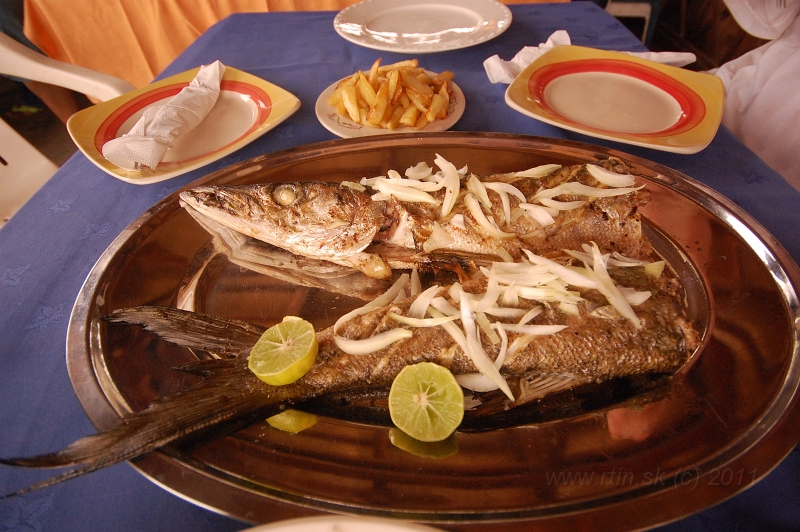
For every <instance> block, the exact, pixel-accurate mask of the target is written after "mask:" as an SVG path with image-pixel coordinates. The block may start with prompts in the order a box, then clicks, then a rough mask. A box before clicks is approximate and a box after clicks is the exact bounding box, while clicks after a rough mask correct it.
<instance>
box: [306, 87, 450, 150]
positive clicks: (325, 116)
mask: <svg viewBox="0 0 800 532" xmlns="http://www.w3.org/2000/svg"><path fill="white" fill-rule="evenodd" d="M428 74H429V75H435V74H434V73H433V72H428ZM340 82H341V80H339V81H336V82H334V83H331V85H330V86H328V88H327V89H325V90H324V91H322V94H320V95H319V98H317V103H316V105H315V107H314V111H315V112H316V114H317V119H318V120H319V122H320V124H322V125H323V127H325V129H327V130H328V131H330V132H331V133H333V134H334V135H338V136H340V137H342V138H354V137H368V136H370V135H389V134H393V133H414V130H412V129H411V128H410V127H408V126H400V127H398V128H397V129H383V128H377V127H367V126H365V125H362V124H359V123H357V122H353V121H352V120H350V119H349V118H347V117H343V116H339V114H338V113H337V112H336V108H335V107H333V106H331V105H329V104H328V97H329V96H330V95H331V94H332V93H333V91H334V90H336V86H337V85H338V84H339V83H340ZM447 86H448V87H449V88H450V105H449V106H448V108H447V116H445V117H444V118H442V119H440V120H434V121H433V122H430V123H428V125H427V126H425V127H424V128H423V129H420V130H419V131H418V132H419V133H436V132H441V131H447V130H448V129H450V128H451V127H453V126H454V125H455V123H456V122H458V120H459V118H461V115H463V114H464V108H465V107H466V100H465V99H464V93H463V92H462V91H461V89H460V88H459V86H458V85H456V84H455V82H453V81H450V82H449V83H448V85H447Z"/></svg>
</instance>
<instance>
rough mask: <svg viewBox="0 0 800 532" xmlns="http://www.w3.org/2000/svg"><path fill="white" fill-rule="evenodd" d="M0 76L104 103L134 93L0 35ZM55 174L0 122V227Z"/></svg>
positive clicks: (109, 79) (109, 78)
mask: <svg viewBox="0 0 800 532" xmlns="http://www.w3.org/2000/svg"><path fill="white" fill-rule="evenodd" d="M0 74H5V75H8V76H15V77H19V78H23V79H27V80H31V81H39V82H42V83H49V84H50V85H57V86H60V87H65V88H67V89H71V90H74V91H76V92H79V93H82V94H85V95H86V96H89V97H92V98H95V99H96V100H100V101H106V100H110V99H111V98H115V97H117V96H120V95H122V94H125V93H126V92H130V91H132V90H133V89H134V86H133V85H131V84H130V83H128V82H127V81H124V80H122V79H119V78H116V77H114V76H109V75H107V74H101V73H99V72H95V71H93V70H89V69H87V68H83V67H79V66H75V65H70V64H68V63H63V62H61V61H56V60H54V59H50V58H49V57H47V56H45V55H43V54H40V53H38V52H36V51H34V50H31V49H30V48H28V47H26V46H24V45H22V44H20V43H18V42H17V41H15V40H14V39H12V38H11V37H9V36H8V35H6V34H4V33H0ZM56 170H58V167H57V166H56V165H55V164H54V163H53V162H51V161H50V160H49V159H48V158H47V157H45V156H44V155H43V154H42V153H41V152H40V151H39V150H37V149H36V148H35V147H34V146H33V145H32V144H30V143H29V142H28V141H27V140H25V138H23V137H22V136H21V135H20V134H19V133H17V132H16V131H15V130H14V129H13V128H12V127H11V126H9V125H8V124H7V123H6V122H5V121H3V120H0V227H2V226H3V225H4V224H5V222H6V221H7V220H8V219H9V218H11V216H12V215H13V214H14V213H15V212H16V211H17V210H18V209H19V208H20V207H21V206H22V205H23V204H24V203H25V202H26V201H28V199H29V198H30V197H31V196H32V195H33V194H34V193H35V192H36V191H37V190H38V189H39V187H41V186H42V185H43V184H44V183H45V182H46V181H47V180H48V179H50V177H51V176H52V175H53V174H54V173H55V172H56Z"/></svg>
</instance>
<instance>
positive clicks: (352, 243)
mask: <svg viewBox="0 0 800 532" xmlns="http://www.w3.org/2000/svg"><path fill="white" fill-rule="evenodd" d="M596 164H598V165H600V166H603V167H604V168H606V169H608V170H612V171H615V172H618V173H626V172H627V171H628V170H627V167H626V166H625V164H624V163H623V162H622V161H620V160H619V159H616V158H610V159H606V160H603V161H599V162H597V163H596ZM468 177H469V176H464V177H463V179H462V183H461V191H460V193H459V201H458V202H457V203H456V205H455V207H454V208H453V210H452V212H451V213H450V214H449V215H447V216H446V217H444V218H441V216H440V215H441V207H440V206H439V205H432V204H428V203H414V202H405V201H399V200H397V199H396V198H395V197H391V198H390V199H389V200H387V201H373V200H372V199H371V195H372V192H369V191H364V192H359V191H356V190H354V189H353V188H351V187H349V186H343V185H340V184H339V183H321V182H304V183H270V184H262V185H236V186H219V187H207V186H204V187H198V188H196V189H192V190H189V191H185V192H182V193H181V196H180V197H181V202H182V204H184V206H186V205H188V206H189V207H190V208H193V209H195V210H197V211H198V212H200V213H201V214H202V215H204V216H208V217H210V218H212V219H214V220H215V221H217V222H219V223H222V224H223V225H227V226H228V227H230V228H232V229H234V230H237V231H239V232H242V233H244V234H246V235H248V236H251V237H253V238H256V239H259V240H262V241H264V242H267V243H269V244H272V245H275V246H278V247H281V248H283V249H287V250H288V251H291V252H292V253H295V254H298V255H303V256H306V257H311V258H317V259H325V260H331V261H335V262H337V263H339V264H348V265H352V264H350V263H347V262H346V258H347V257H348V256H349V255H353V254H356V253H358V252H361V251H363V250H364V249H365V248H366V247H367V245H368V244H369V243H371V242H374V243H390V244H393V245H395V246H402V247H404V248H406V249H410V250H413V251H414V252H416V253H420V255H422V253H421V252H422V249H423V244H424V243H425V241H427V240H428V238H429V237H430V235H431V233H432V231H433V228H434V223H438V224H439V225H440V226H442V228H443V229H444V230H445V231H447V232H448V234H450V236H451V237H452V238H453V239H454V243H453V244H450V245H447V246H444V247H442V248H440V249H437V252H439V253H442V252H458V253H468V254H475V255H493V256H495V257H499V256H500V255H498V249H499V248H503V249H504V250H505V251H506V252H507V253H508V254H510V255H511V257H512V258H514V259H515V260H516V259H520V258H522V257H523V256H524V255H523V252H522V250H523V249H528V250H530V251H533V252H534V253H537V254H540V255H543V254H550V253H554V252H557V251H560V250H561V249H565V248H566V249H580V246H581V245H582V244H583V243H585V242H590V241H593V242H596V243H597V244H598V246H599V247H600V249H601V250H602V251H603V252H605V253H608V252H612V251H618V252H620V253H622V254H623V255H626V256H629V257H634V258H643V257H646V256H647V255H648V254H649V253H650V251H651V250H650V247H649V243H648V242H647V241H646V239H643V238H642V233H641V231H642V229H641V219H640V216H639V210H638V209H639V207H640V206H642V205H644V204H645V203H647V201H648V200H649V194H648V193H647V192H646V191H637V192H633V193H631V194H627V195H625V196H617V197H610V198H586V197H583V196H580V197H577V196H559V197H557V198H555V199H558V200H561V201H570V200H575V199H580V200H586V204H585V205H584V206H582V207H580V208H577V209H573V210H570V211H562V212H561V213H560V214H559V215H558V216H556V217H555V219H556V222H555V223H554V224H552V225H549V226H545V227H542V226H540V225H539V224H538V223H537V222H535V221H533V220H532V219H531V218H529V217H528V216H521V217H517V218H516V219H515V220H513V221H512V223H511V224H508V225H507V224H505V222H504V213H503V209H502V205H501V202H500V199H499V196H498V194H497V193H496V192H494V191H491V190H489V191H488V194H489V197H490V199H491V200H492V208H491V216H492V217H493V218H494V220H495V221H496V223H497V224H498V226H499V227H500V229H502V230H504V231H507V232H513V233H515V234H516V235H517V236H515V237H512V238H499V237H497V236H495V235H492V234H489V233H487V232H486V231H485V230H484V229H483V228H482V227H481V226H480V225H478V223H477V222H476V221H475V220H474V219H473V217H472V215H471V214H470V213H469V212H468V210H467V209H466V207H465V205H464V201H463V198H464V195H465V194H466V181H467V179H468ZM477 177H478V178H479V179H480V180H482V181H485V182H489V181H499V182H504V183H509V184H512V185H513V186H515V187H517V188H518V189H519V190H520V191H521V192H522V193H523V194H524V195H525V197H526V198H531V197H532V196H533V195H534V194H535V193H536V192H537V191H538V190H539V189H540V188H542V187H545V188H552V187H554V186H557V185H559V184H561V183H564V182H567V181H577V182H580V183H583V184H586V185H589V186H595V187H597V186H599V187H601V188H607V187H605V186H604V185H602V184H601V183H599V182H598V181H597V180H596V179H595V178H594V177H592V176H591V175H590V174H589V173H588V171H587V170H586V167H585V165H573V166H569V167H564V168H562V169H560V170H557V171H556V172H554V173H553V174H551V175H549V176H546V177H544V178H520V177H517V176H516V174H514V173H512V174H496V175H489V176H477ZM282 186H283V187H294V188H295V190H296V191H297V192H298V197H299V198H300V200H298V203H297V205H291V206H289V207H284V206H281V205H278V204H277V203H276V202H275V201H274V198H273V191H274V190H275V189H276V188H277V187H282ZM430 194H431V196H433V197H434V198H436V199H438V200H439V201H441V200H442V199H443V198H444V194H445V192H444V189H440V190H438V191H434V192H431V193H430ZM510 201H511V207H512V209H513V208H515V207H516V206H517V205H518V203H519V200H518V199H517V198H516V197H514V196H510ZM456 215H461V216H463V218H464V221H465V229H462V228H460V227H459V226H458V225H457V224H455V223H454V222H453V217H454V216H456ZM337 220H341V221H346V222H347V225H346V227H345V226H343V225H340V224H338V223H337ZM382 258H383V259H384V260H385V261H387V262H388V261H389V259H388V258H386V257H382ZM406 266H407V267H410V265H406ZM368 275H369V273H368Z"/></svg>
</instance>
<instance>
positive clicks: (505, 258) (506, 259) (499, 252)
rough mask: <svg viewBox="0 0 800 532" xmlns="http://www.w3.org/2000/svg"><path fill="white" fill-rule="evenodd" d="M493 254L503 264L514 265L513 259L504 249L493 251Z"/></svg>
mask: <svg viewBox="0 0 800 532" xmlns="http://www.w3.org/2000/svg"><path fill="white" fill-rule="evenodd" d="M494 252H495V254H496V255H497V256H498V257H500V258H501V259H503V262H507V263H509V264H514V257H512V256H511V253H509V252H508V251H507V250H506V248H503V247H499V248H497V249H495V250H494Z"/></svg>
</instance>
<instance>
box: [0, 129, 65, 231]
mask: <svg viewBox="0 0 800 532" xmlns="http://www.w3.org/2000/svg"><path fill="white" fill-rule="evenodd" d="M56 170H58V167H57V166H56V165H55V164H54V163H53V162H52V161H50V159H48V158H47V157H45V156H44V155H42V153H41V152H40V151H39V150H37V149H36V148H35V147H34V146H33V145H32V144H30V143H29V142H28V141H27V140H25V139H24V138H23V137H22V135H20V134H19V133H17V132H16V131H15V130H14V129H13V128H12V127H11V126H9V125H8V124H7V123H6V122H5V121H3V120H0V227H2V226H3V225H4V224H5V222H6V221H7V220H8V219H9V218H11V216H12V215H13V214H14V213H15V212H17V210H18V209H19V208H20V207H22V205H23V204H24V203H25V202H26V201H28V198H30V197H31V196H32V195H33V194H34V192H36V191H37V190H39V187H41V186H42V185H43V184H45V182H46V181H47V180H48V179H50V177H52V175H53V174H54V173H55V171H56Z"/></svg>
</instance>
